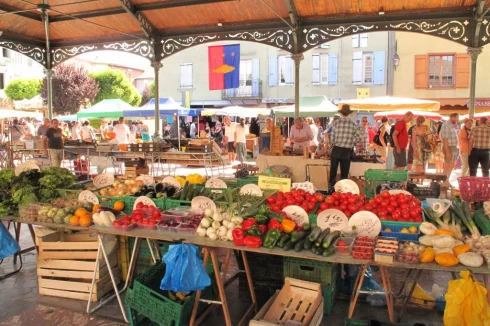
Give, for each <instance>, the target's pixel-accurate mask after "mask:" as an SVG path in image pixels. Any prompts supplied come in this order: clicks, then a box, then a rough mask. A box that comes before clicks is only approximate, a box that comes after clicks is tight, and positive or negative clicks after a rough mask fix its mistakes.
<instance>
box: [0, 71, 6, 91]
mask: <svg viewBox="0 0 490 326" xmlns="http://www.w3.org/2000/svg"><path fill="white" fill-rule="evenodd" d="M4 88H5V75H4V74H0V89H4Z"/></svg>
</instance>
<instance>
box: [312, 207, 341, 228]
mask: <svg viewBox="0 0 490 326" xmlns="http://www.w3.org/2000/svg"><path fill="white" fill-rule="evenodd" d="M348 222H349V220H348V219H347V216H346V215H345V214H344V213H343V212H341V211H339V210H338V209H327V210H325V211H323V212H321V213H320V214H319V215H318V217H317V219H316V224H317V225H318V226H319V227H320V228H321V229H322V230H325V229H326V228H330V231H341V230H343V229H345V228H346V227H347V225H348Z"/></svg>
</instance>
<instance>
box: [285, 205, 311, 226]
mask: <svg viewBox="0 0 490 326" xmlns="http://www.w3.org/2000/svg"><path fill="white" fill-rule="evenodd" d="M282 211H283V212H284V213H286V214H287V216H288V217H289V218H290V219H291V220H292V221H294V223H296V224H297V225H303V224H304V223H308V222H309V221H310V220H309V218H308V213H306V211H305V210H304V209H303V208H301V207H299V206H296V205H292V206H288V207H286V208H284V209H283V210H282Z"/></svg>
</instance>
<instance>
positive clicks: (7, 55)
mask: <svg viewBox="0 0 490 326" xmlns="http://www.w3.org/2000/svg"><path fill="white" fill-rule="evenodd" d="M2 57H4V58H10V55H9V51H8V50H7V49H6V48H3V49H2Z"/></svg>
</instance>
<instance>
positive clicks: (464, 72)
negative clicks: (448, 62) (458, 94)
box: [455, 54, 471, 88]
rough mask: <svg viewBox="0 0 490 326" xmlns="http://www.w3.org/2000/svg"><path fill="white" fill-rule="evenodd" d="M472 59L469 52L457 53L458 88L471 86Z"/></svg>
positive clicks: (456, 76)
mask: <svg viewBox="0 0 490 326" xmlns="http://www.w3.org/2000/svg"><path fill="white" fill-rule="evenodd" d="M470 64H471V59H470V56H469V55H467V54H456V75H455V78H456V88H468V87H470Z"/></svg>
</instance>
